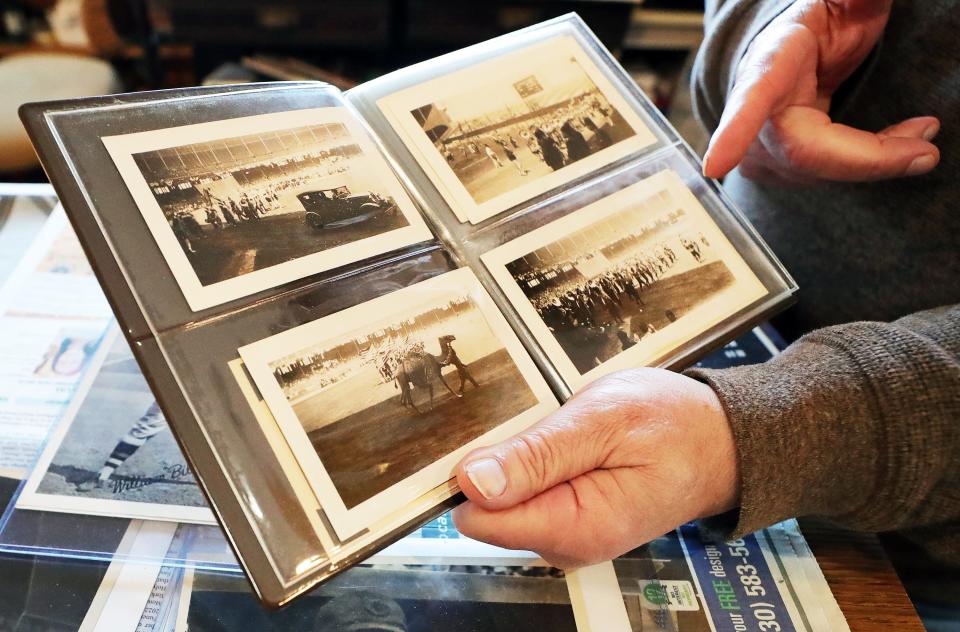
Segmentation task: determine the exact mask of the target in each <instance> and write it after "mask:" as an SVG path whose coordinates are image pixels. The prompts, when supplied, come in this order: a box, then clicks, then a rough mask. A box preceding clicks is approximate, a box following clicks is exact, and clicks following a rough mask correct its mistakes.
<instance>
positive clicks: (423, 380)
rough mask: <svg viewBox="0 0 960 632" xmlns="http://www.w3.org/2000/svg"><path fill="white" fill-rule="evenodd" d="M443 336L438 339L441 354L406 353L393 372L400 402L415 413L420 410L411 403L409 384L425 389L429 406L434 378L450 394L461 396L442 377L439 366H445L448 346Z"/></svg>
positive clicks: (431, 405)
mask: <svg viewBox="0 0 960 632" xmlns="http://www.w3.org/2000/svg"><path fill="white" fill-rule="evenodd" d="M444 338H445V337H441V338H440V339H439V342H440V351H441V355H439V356H435V355H432V354H430V353H426V352H423V353H418V352H410V353H407V355H405V356H404V357H403V359H402V360H401V361H400V363H399V366H398V367H397V369H396V371H395V373H394V379H395V380H396V384H397V386H398V387H399V388H400V403H401V404H402V405H404V406H410V407H411V408H413V410H414V411H416V412H417V413H419V412H420V409H419V408H417V406H416V404H414V403H413V396H412V394H411V392H410V387H411V386H413V387H415V388H418V389H426V390H427V392H428V393H429V394H430V408H433V382H434V379H439V380H440V383H441V384H443V385H444V387H446V389H447V390H448V391H450V394H451V395H453V396H455V397H463V395H462V394H459V393H455V392H454V390H453V389H452V388H450V385H449V384H447V381H446V380H445V379H443V374H442V372H441V368H442V367H443V366H445V364H444V361H445V360H446V359H447V356H448V354H447V347H449V344H450V342H449V340H446V341H445V340H444Z"/></svg>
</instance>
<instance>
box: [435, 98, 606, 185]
mask: <svg viewBox="0 0 960 632" xmlns="http://www.w3.org/2000/svg"><path fill="white" fill-rule="evenodd" d="M614 114H615V110H614V108H613V106H612V105H611V104H610V103H609V101H607V99H606V97H604V96H603V95H602V94H601V93H600V91H599V90H596V89H595V90H592V91H588V92H584V93H581V94H579V95H577V96H574V97H572V98H571V99H569V100H568V101H566V102H564V103H562V104H560V105H556V106H552V107H548V108H544V109H543V110H542V111H541V112H539V113H537V114H535V115H533V116H515V117H512V118H507V119H505V120H503V121H500V122H499V123H500V124H494V125H493V126H492V127H493V128H492V129H490V130H488V131H484V132H481V133H478V134H472V135H471V134H469V133H468V134H465V135H461V136H459V137H457V138H456V139H455V140H447V139H440V140H438V141H437V144H438V145H439V149H440V150H441V151H442V152H443V154H444V155H445V156H446V158H447V161H448V162H450V163H451V164H452V165H453V166H454V168H455V169H456V168H459V167H467V166H468V165H470V164H474V163H476V162H479V161H483V160H487V161H489V162H490V163H491V164H492V165H493V166H494V167H495V168H502V167H506V166H507V163H509V164H510V165H512V167H513V168H514V169H516V170H517V172H518V173H519V174H520V175H521V176H525V175H527V174H528V173H530V169H529V165H525V164H524V163H523V161H522V159H521V157H520V155H519V154H520V151H519V150H520V149H521V147H526V148H527V149H528V150H529V152H530V153H531V154H533V156H535V157H536V158H537V159H539V160H540V161H541V162H543V163H544V164H546V165H547V166H548V167H550V169H552V170H553V171H557V170H559V169H561V168H563V167H564V166H566V165H569V164H571V163H573V162H576V161H578V160H582V159H583V158H586V157H587V156H589V155H590V154H592V153H594V152H597V151H600V150H601V149H604V148H606V147H609V146H610V145H612V144H613V142H614V141H613V137H612V136H611V129H612V127H613V125H614V118H613V117H614ZM508 116H509V115H508ZM511 121H513V122H511Z"/></svg>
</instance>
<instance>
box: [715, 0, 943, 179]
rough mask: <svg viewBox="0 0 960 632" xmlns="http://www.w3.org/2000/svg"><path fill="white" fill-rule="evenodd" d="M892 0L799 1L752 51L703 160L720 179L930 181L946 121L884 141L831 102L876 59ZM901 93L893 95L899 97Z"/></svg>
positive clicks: (905, 124) (891, 131)
mask: <svg viewBox="0 0 960 632" xmlns="http://www.w3.org/2000/svg"><path fill="white" fill-rule="evenodd" d="M891 5H892V0H798V1H797V2H796V3H794V5H793V6H792V7H791V8H789V9H788V10H787V11H785V12H784V13H783V14H781V15H780V16H779V17H778V18H777V19H775V20H774V21H773V22H771V23H770V25H769V26H768V27H767V28H765V29H764V30H763V31H762V32H761V33H760V34H759V35H758V36H757V38H756V39H755V40H754V41H753V43H752V44H751V45H750V47H749V49H748V50H747V53H746V54H745V55H744V57H743V59H742V60H741V61H740V64H739V66H738V67H737V69H736V75H735V82H734V85H733V88H732V89H731V91H730V95H729V97H728V98H727V104H726V107H725V109H724V111H723V115H722V117H721V119H720V125H719V126H718V128H717V131H716V132H715V133H714V135H713V138H712V139H711V142H710V147H709V149H708V150H707V153H706V156H705V157H704V160H703V172H704V174H705V175H706V176H708V177H711V178H720V177H723V176H724V175H726V174H727V173H728V172H729V171H731V170H732V169H733V168H734V167H736V166H737V165H738V164H739V165H740V171H741V173H742V174H743V175H744V176H746V177H748V178H755V179H760V180H769V181H775V182H793V183H808V182H811V181H816V180H845V181H866V180H880V179H884V178H894V177H898V176H915V175H920V174H924V173H927V172H928V171H930V170H931V169H933V168H934V167H935V166H936V165H937V163H938V162H939V160H940V152H939V151H938V150H937V148H936V146H934V145H932V144H931V143H930V142H929V141H930V140H932V139H933V137H934V136H936V134H937V132H938V131H939V130H940V123H939V121H938V120H937V119H936V118H934V117H932V116H921V117H916V118H911V119H907V120H905V121H901V122H900V123H897V124H896V125H893V126H891V127H888V128H886V129H885V130H882V131H880V132H878V133H872V132H867V131H863V130H858V129H854V128H852V127H848V126H846V125H840V124H838V123H834V122H832V121H831V120H830V116H829V115H828V114H827V112H828V110H829V108H830V100H831V98H832V97H833V94H834V92H835V91H836V90H837V88H838V87H839V86H840V84H841V83H842V82H843V81H844V80H846V79H847V78H848V77H849V76H850V75H851V74H852V73H853V72H854V71H855V70H856V69H857V68H858V67H859V66H860V64H861V63H863V61H864V59H866V57H867V55H868V54H869V53H870V51H871V50H872V49H873V47H874V46H875V45H876V43H877V41H878V40H879V38H880V35H881V34H882V32H883V29H884V27H885V26H886V23H887V18H888V17H889V15H890V6H891ZM897 89H898V88H897V86H895V85H891V86H890V90H897Z"/></svg>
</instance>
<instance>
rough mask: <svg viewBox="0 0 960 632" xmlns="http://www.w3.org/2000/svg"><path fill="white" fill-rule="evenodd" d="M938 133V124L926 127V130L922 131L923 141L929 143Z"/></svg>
mask: <svg viewBox="0 0 960 632" xmlns="http://www.w3.org/2000/svg"><path fill="white" fill-rule="evenodd" d="M939 132H940V123H932V124H930V125H928V126H927V129H925V130H923V140H925V141H928V142H929V141H931V140H933V137H934V136H936V135H937V133H939Z"/></svg>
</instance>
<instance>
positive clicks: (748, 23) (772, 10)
mask: <svg viewBox="0 0 960 632" xmlns="http://www.w3.org/2000/svg"><path fill="white" fill-rule="evenodd" d="M791 4H793V0H707V2H706V13H705V16H704V30H705V33H704V40H703V44H702V45H701V46H700V50H699V52H698V53H697V58H696V61H695V62H694V66H693V73H692V76H691V84H692V85H691V90H692V93H693V108H694V114H695V115H696V117H697V119H698V120H699V121H700V122H701V123H702V124H703V126H704V127H705V128H706V129H707V131H708V132H711V133H712V132H713V131H714V130H715V129H716V128H717V124H718V123H719V122H720V115H721V114H722V113H723V107H724V104H725V103H726V99H727V93H728V92H729V90H730V88H731V87H732V84H733V79H734V77H735V74H734V71H735V70H736V67H737V64H739V63H740V59H741V58H743V55H744V53H745V52H746V50H747V47H749V46H750V43H751V42H752V41H753V39H754V38H755V37H756V36H757V34H758V33H759V32H760V31H762V30H763V29H764V28H765V27H766V26H767V25H768V24H770V22H772V21H773V20H774V18H776V17H777V16H778V15H780V14H781V13H783V12H784V11H785V10H786V9H787V7H789V6H790V5H791Z"/></svg>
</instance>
